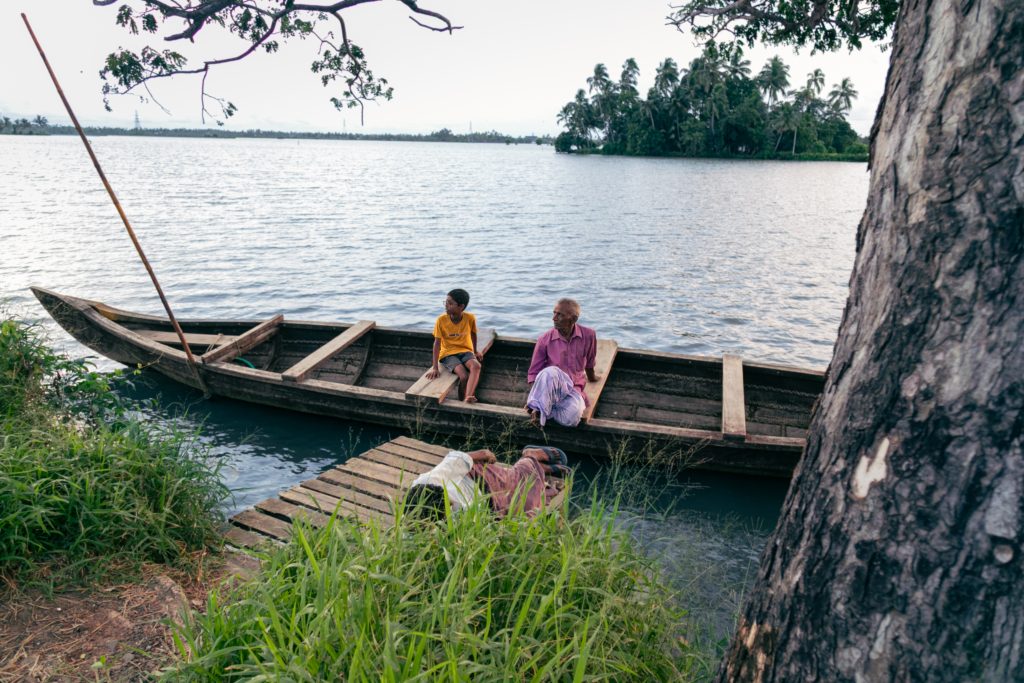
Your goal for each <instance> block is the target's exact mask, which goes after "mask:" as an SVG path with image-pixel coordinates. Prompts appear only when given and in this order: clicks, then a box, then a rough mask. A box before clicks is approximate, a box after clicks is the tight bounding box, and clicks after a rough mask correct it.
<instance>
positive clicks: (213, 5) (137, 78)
mask: <svg viewBox="0 0 1024 683" xmlns="http://www.w3.org/2000/svg"><path fill="white" fill-rule="evenodd" d="M397 1H398V2H401V3H402V4H403V5H404V6H405V7H407V8H408V9H409V10H411V11H412V12H413V15H414V16H411V17H410V19H412V21H413V22H415V23H416V24H417V25H419V26H421V27H423V28H426V29H427V30H430V31H436V32H444V33H449V34H451V33H452V32H454V31H455V30H457V29H459V28H462V27H461V26H454V25H453V24H452V23H451V21H450V20H449V19H448V18H447V17H445V16H444V15H443V14H440V13H438V12H435V11H432V10H429V9H425V8H422V7H420V6H419V5H418V3H417V2H416V1H415V0H397ZM115 2H122V3H123V4H121V6H120V7H119V8H118V13H117V19H116V21H117V23H118V24H119V25H120V26H122V27H124V28H126V29H127V30H128V31H129V32H130V33H132V34H138V32H139V28H140V21H138V20H141V29H142V30H143V31H145V32H147V33H154V34H155V33H157V32H158V31H159V30H160V28H161V27H163V26H169V22H175V23H177V22H181V23H183V24H184V28H183V29H182V30H178V31H173V32H170V33H169V34H168V35H166V36H165V37H164V40H165V41H168V42H173V41H178V40H188V41H190V42H194V38H195V36H196V35H197V34H198V33H199V31H201V30H202V29H203V28H204V27H206V26H208V25H210V24H211V23H214V24H216V25H218V26H221V27H223V28H225V29H227V31H228V32H229V33H231V34H234V35H235V36H237V37H238V38H239V39H241V40H243V41H245V42H246V43H248V45H247V46H246V48H245V49H244V50H242V51H240V52H239V53H238V54H236V55H234V56H230V57H218V58H213V59H205V60H204V61H203V66H201V67H197V68H187V66H186V65H187V61H188V60H187V58H186V57H185V56H184V55H182V54H180V53H178V52H175V51H172V50H159V49H156V48H153V47H150V46H145V47H143V48H142V49H141V50H139V51H138V52H135V51H131V50H125V49H120V50H119V51H117V52H113V53H111V54H110V55H108V56H107V59H106V63H105V65H104V68H103V69H102V70H101V72H100V76H101V77H102V78H103V79H104V81H105V83H104V86H103V94H104V103H105V104H106V105H107V109H108V110H109V109H110V103H109V96H110V95H124V94H129V93H132V92H133V91H134V90H135V88H137V87H138V86H139V85H142V84H145V83H148V82H149V81H153V80H158V79H162V78H168V77H171V76H177V75H189V74H191V75H195V74H202V80H201V86H200V93H201V101H202V102H203V106H202V108H201V110H202V114H203V116H204V120H205V115H206V114H207V113H209V112H208V111H207V109H206V106H205V103H206V101H207V98H212V99H214V100H215V101H217V102H220V103H221V105H222V113H223V115H224V117H228V116H231V115H232V114H233V113H234V111H235V107H234V105H232V104H231V103H230V102H225V100H222V99H221V98H216V97H213V96H212V95H209V94H208V93H207V91H206V78H207V76H208V75H209V72H210V69H211V67H213V66H217V65H221V64H227V63H230V62H237V61H240V60H242V59H245V58H246V57H248V56H249V55H251V54H252V53H253V52H255V51H256V50H257V49H259V48H263V49H264V50H266V51H267V52H276V51H277V50H278V49H279V47H280V42H283V41H286V40H288V39H290V38H300V39H302V38H305V37H307V36H313V37H315V38H317V39H318V40H319V41H320V48H319V50H318V54H317V59H316V60H314V61H313V62H312V64H311V66H310V69H311V71H312V72H313V73H315V74H318V75H319V76H320V80H321V83H322V84H323V85H324V86H325V87H327V86H330V85H331V84H332V82H333V81H336V80H340V81H341V84H342V87H341V92H340V96H335V97H331V98H330V100H331V102H332V103H333V104H334V106H335V107H336V108H338V109H341V108H343V107H360V110H361V111H360V120H362V111H363V110H364V108H365V103H366V102H369V101H374V100H378V99H385V100H388V99H391V96H392V88H390V87H388V86H387V80H386V79H383V78H377V77H376V76H374V74H373V72H372V71H371V70H370V69H369V67H368V65H367V62H366V57H365V53H364V51H363V49H362V48H361V47H359V46H358V45H356V44H355V43H353V42H351V40H350V38H349V34H348V29H347V27H346V25H345V21H344V20H343V18H342V16H341V13H342V12H344V11H345V10H347V9H350V8H352V7H355V6H357V5H364V4H367V3H371V2H381V0H342V1H341V2H331V3H324V2H315V3H309V2H303V3H299V2H294V1H292V0H283V1H282V0H189V1H188V2H173V1H170V2H169V1H168V0H128V1H127V2H125V1H124V0H93V4H94V5H96V6H101V7H105V6H109V5H113V4H114V3H115ZM416 15H418V16H424V17H429V18H430V19H431V20H433V21H436V22H439V25H431V24H427V23H424V22H421V21H419V20H418V19H417V18H416ZM332 19H333V20H337V22H338V24H339V26H340V27H341V42H340V44H337V45H336V44H334V43H332V42H331V41H330V40H328V39H327V38H326V37H324V36H329V35H330V31H322V32H321V31H318V30H317V27H318V26H319V25H321V24H322V23H323V22H326V21H331V20H332ZM325 46H327V49H325ZM218 123H221V121H218Z"/></svg>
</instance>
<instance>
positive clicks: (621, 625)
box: [0, 319, 720, 680]
mask: <svg viewBox="0 0 1024 683" xmlns="http://www.w3.org/2000/svg"><path fill="white" fill-rule="evenodd" d="M118 381H121V380H119V379H118V374H115V375H114V376H110V375H105V374H100V373H96V372H93V371H92V370H91V369H90V368H89V367H88V365H86V364H84V363H83V362H81V361H74V360H69V359H67V358H64V357H62V356H60V355H59V354H56V353H54V352H53V351H51V350H50V349H49V348H48V347H47V346H46V344H45V343H44V340H43V339H42V337H41V335H40V333H39V331H38V330H37V329H36V328H34V327H32V326H30V325H27V324H24V323H21V322H18V321H16V320H12V319H6V320H4V321H3V323H2V326H0V416H2V419H3V422H2V429H3V432H2V433H3V441H2V443H0V576H2V578H3V580H4V581H6V582H7V583H8V584H9V585H13V586H25V585H37V586H38V585H42V586H43V587H53V586H54V585H61V586H66V585H69V584H81V583H89V582H92V581H95V580H97V579H101V578H103V579H109V578H111V577H112V576H117V577H123V576H126V575H132V574H133V570H134V569H136V568H138V567H149V568H150V569H145V570H144V571H143V572H141V573H138V574H135V575H136V576H140V583H139V585H138V588H132V587H131V586H133V585H134V584H132V583H128V584H125V585H124V586H122V587H121V588H119V589H118V590H120V591H122V592H125V591H127V593H125V594H126V595H128V594H130V595H133V596H134V595H137V594H139V593H140V591H141V592H142V593H146V594H156V593H160V592H161V591H163V589H162V588H160V586H161V585H163V584H168V583H169V584H170V585H172V586H173V583H174V582H168V581H166V580H163V584H161V583H160V582H159V581H154V580H153V579H152V577H148V578H147V574H151V573H152V571H153V570H152V569H151V568H152V567H153V565H152V564H147V563H150V562H156V563H169V564H171V565H177V566H182V567H185V568H186V569H189V568H190V567H193V566H194V565H191V564H190V562H191V558H192V557H193V556H194V554H195V551H197V550H202V549H207V548H211V547H213V546H216V545H218V538H219V536H218V531H219V525H220V523H221V520H222V518H221V516H220V513H219V511H220V503H221V501H222V498H223V496H224V494H225V489H224V487H223V485H222V484H221V483H220V481H219V477H218V472H217V470H216V467H213V466H211V465H210V464H209V463H207V461H206V459H205V458H204V457H203V456H202V454H201V452H200V451H198V450H196V449H195V448H194V447H193V440H192V439H191V438H190V437H189V436H188V435H182V434H175V433H168V432H169V430H170V429H171V428H170V427H168V426H167V425H166V424H161V425H160V426H159V428H158V427H156V426H154V425H153V424H152V421H150V422H144V421H141V420H139V419H133V413H132V410H130V409H129V408H128V407H127V406H128V404H127V403H126V400H127V399H123V398H119V394H118V392H117V391H116V390H115V388H116V387H115V385H116V383H117V382H118ZM481 436H482V435H481ZM500 437H501V435H497V438H499V441H500ZM640 488H644V487H640ZM594 491H595V493H593V494H592V496H593V497H592V498H591V499H590V500H589V501H588V503H587V504H584V505H580V506H574V507H573V509H572V510H571V511H570V509H569V503H566V506H565V507H564V508H563V509H559V510H551V511H547V512H545V513H543V514H540V515H538V516H537V517H535V518H530V519H527V518H523V517H512V518H508V519H505V520H502V521H498V522H496V521H495V520H494V519H493V517H492V516H491V514H490V511H489V509H488V508H486V506H481V507H478V508H475V509H473V510H471V511H469V512H468V513H466V514H463V515H459V516H456V517H454V518H451V519H448V520H446V521H444V522H442V523H433V522H431V523H424V522H422V521H417V520H412V519H409V518H406V517H405V515H404V513H403V511H402V509H401V508H399V509H398V511H397V518H398V523H397V524H396V525H394V526H392V527H389V528H384V527H375V526H370V527H367V526H365V525H362V524H359V523H357V522H355V521H353V520H347V519H334V520H332V522H331V524H330V525H329V526H327V527H325V528H321V529H310V528H302V529H301V532H300V533H299V534H298V535H297V536H296V537H295V538H293V540H292V541H291V542H290V543H289V544H286V545H284V546H281V547H276V548H272V549H269V550H267V552H266V553H265V554H262V555H261V559H262V562H263V564H262V567H261V569H260V570H259V571H258V572H257V573H255V574H254V575H253V576H252V578H251V579H250V580H248V581H246V582H245V583H242V584H240V585H239V584H237V583H235V584H231V585H230V586H228V585H225V586H224V587H222V588H215V589H214V590H213V591H212V592H210V593H209V594H208V596H207V597H205V598H204V597H203V596H204V595H206V594H205V592H204V593H201V594H200V595H199V596H198V599H199V600H200V601H199V602H197V601H196V600H195V599H193V601H192V606H193V608H195V609H194V610H193V611H191V612H188V613H186V614H185V615H184V616H183V617H182V618H180V619H179V618H178V613H177V610H178V609H181V605H182V600H183V599H184V598H183V596H182V595H181V591H180V590H176V591H171V593H169V594H168V595H166V596H164V597H163V598H161V599H160V606H159V610H158V611H159V613H160V614H163V615H164V617H163V618H164V619H165V620H166V622H167V623H168V624H172V623H177V625H170V626H169V628H171V629H172V631H173V633H174V643H175V647H176V648H177V654H178V655H179V657H180V659H179V660H178V661H173V659H168V655H169V652H168V650H167V649H166V642H167V637H166V636H161V635H160V633H159V632H158V631H155V630H154V628H153V627H152V626H145V628H143V626H144V625H145V624H150V621H147V620H146V619H145V617H144V616H139V617H138V618H139V619H140V621H135V619H134V618H133V619H131V620H130V621H131V623H128V622H125V620H124V619H123V617H122V618H116V619H114V618H112V617H109V615H108V612H110V610H109V604H108V603H109V602H110V600H109V599H108V595H107V589H97V588H92V589H87V590H86V591H85V592H84V593H79V594H77V596H76V597H75V598H74V600H70V601H69V600H68V599H67V598H66V597H64V596H66V595H67V594H64V593H62V594H61V597H60V598H59V600H62V601H63V602H58V603H56V604H61V605H65V609H66V610H67V611H71V610H72V607H71V606H72V605H77V607H75V608H74V613H75V617H74V618H75V619H79V620H80V621H82V622H83V623H88V627H89V628H90V629H101V630H103V632H104V633H107V631H108V630H110V631H111V632H114V629H113V627H114V626H117V627H118V629H119V630H117V632H118V633H122V634H126V635H123V637H124V638H129V639H130V640H128V641H119V640H116V638H119V637H121V636H110V638H113V640H104V642H103V643H96V644H93V646H90V645H89V643H86V642H85V641H82V642H78V641H76V644H74V648H78V649H74V648H70V646H69V649H67V652H66V653H65V652H64V651H63V650H60V651H61V653H62V654H63V655H67V656H69V657H70V655H71V654H75V656H74V657H73V659H74V660H75V661H74V662H73V663H72V662H71V660H70V659H67V657H65V658H64V659H61V658H59V657H58V658H56V659H53V660H52V661H50V663H49V664H47V665H46V666H44V667H43V669H45V670H47V671H49V672H50V673H53V671H55V670H56V669H54V667H57V668H59V667H61V666H65V665H67V666H72V667H77V669H80V668H81V665H83V664H84V665H90V662H88V661H84V660H83V661H78V660H79V657H78V656H77V653H78V652H80V651H81V652H82V653H83V654H82V655H81V657H83V658H84V657H86V654H84V653H85V652H89V653H90V654H89V655H88V657H92V658H94V659H93V660H91V661H93V663H92V664H91V666H92V668H93V669H95V670H96V671H98V672H108V673H109V674H111V675H114V676H115V678H116V676H117V674H116V673H115V672H126V671H137V670H138V667H140V666H145V663H144V662H132V661H129V659H130V658H129V657H127V656H126V654H127V653H128V652H130V651H136V652H142V651H149V652H150V653H151V655H150V656H151V657H152V659H151V660H150V661H151V662H152V663H151V665H150V666H151V667H164V669H163V671H162V675H163V676H165V677H166V678H167V679H169V680H186V679H187V680H245V679H248V678H250V677H251V676H254V675H260V674H264V675H267V676H269V677H271V678H276V677H280V676H288V675H292V676H300V675H301V676H306V677H311V678H314V679H317V678H318V679H322V680H323V679H335V678H345V679H353V680H355V679H367V680H386V679H388V678H389V677H390V679H393V680H405V679H406V678H408V677H409V676H410V675H412V674H414V673H416V674H419V675H426V676H427V677H428V678H436V677H442V676H452V677H456V678H458V677H460V676H462V677H469V678H474V679H475V678H490V679H508V678H517V679H522V678H526V679H537V680H554V679H563V678H566V679H567V678H570V677H574V678H579V677H581V676H582V677H585V678H587V677H594V676H597V677H599V678H601V677H603V678H606V679H611V680H694V679H697V678H705V677H707V676H708V675H710V672H711V671H712V669H713V667H714V666H715V662H716V660H717V654H718V652H719V651H720V646H715V645H714V644H712V643H707V642H703V633H704V631H703V627H704V626H705V625H704V624H700V623H699V622H696V621H695V620H694V617H693V616H692V615H688V614H686V613H685V611H684V609H683V608H682V606H681V605H682V603H681V601H680V599H679V596H678V595H677V594H675V592H674V589H672V588H670V587H669V583H668V582H667V581H666V578H665V577H664V576H663V575H662V574H661V568H660V564H659V563H658V562H657V560H656V559H655V558H653V557H650V556H646V555H645V554H644V553H643V552H642V550H641V549H640V547H639V546H638V545H637V543H636V541H635V539H634V538H633V536H632V534H631V531H630V529H629V528H628V527H626V526H624V525H622V524H621V523H620V521H619V520H618V509H617V498H615V497H613V498H605V499H599V497H598V496H597V494H596V489H594ZM588 495H591V494H588ZM183 576H186V577H187V576H188V573H187V572H186V574H184V575H183ZM187 580H190V579H187V578H186V581H187ZM93 585H95V584H93ZM186 585H187V583H186ZM204 590H205V589H204ZM90 591H92V593H93V594H94V595H95V596H94V597H90ZM163 592H166V591H163ZM149 599H151V598H150V597H147V600H149ZM204 599H205V604H204V603H203V602H201V601H202V600H204ZM132 601H133V604H134V602H135V601H136V598H135V597H133V598H132ZM185 602H187V600H186V601H185ZM37 603H38V598H34V597H33V598H31V599H29V600H28V603H27V604H28V605H29V607H31V610H29V611H34V612H35V613H37V617H38V615H39V614H46V611H47V610H46V609H45V606H44V605H42V603H38V604H37ZM91 603H95V604H96V605H102V610H105V611H103V612H102V614H101V615H96V619H98V621H95V620H91V621H90V620H89V619H90V617H89V616H88V615H89V611H88V607H87V606H88V605H89V604H91ZM146 604H147V608H146V609H151V610H156V609H157V608H150V607H148V605H149V604H150V603H146ZM175 605H177V606H178V607H175ZM0 608H3V609H0V613H7V612H6V611H5V610H7V606H4V605H0ZM26 609H27V608H24V607H19V608H18V609H15V610H13V611H10V614H11V615H15V616H16V615H18V614H20V615H21V616H20V617H18V619H16V620H15V621H13V622H11V623H10V624H8V626H7V627H5V628H4V629H0V635H3V637H4V638H5V639H6V640H5V642H7V640H10V641H11V642H15V641H18V642H21V641H22V640H23V641H24V643H28V642H29V641H30V640H33V639H35V641H37V640H38V638H39V637H40V636H39V635H38V633H36V635H33V633H35V632H36V631H38V628H39V627H38V621H36V620H26V618H25V616H24V614H22V612H24V611H25V610H26ZM19 610H20V611H19ZM58 611H60V610H58ZM111 613H112V612H111ZM103 615H108V616H103ZM67 618H71V615H70V614H69V615H68V616H67ZM33 619H36V617H33ZM111 619H113V621H111ZM93 621H95V623H93ZM22 622H24V623H22ZM107 622H110V624H107V625H106V626H104V625H103V624H106V623H107ZM121 622H125V623H124V624H123V625H119V624H121ZM62 623H63V622H62ZM122 626H123V628H122ZM108 627H109V628H108ZM12 629H13V630H12ZM95 632H99V631H95ZM135 638H138V639H139V640H138V642H135V640H133V639H135ZM35 641H33V642H35ZM53 647H56V645H54V646H53ZM90 647H91V649H90ZM104 648H112V649H109V650H104ZM58 649H60V648H58ZM72 650H73V652H72ZM104 651H107V652H108V654H102V652H104ZM55 652H56V650H55ZM115 653H116V654H115ZM15 660H17V661H15ZM23 660H24V661H23ZM26 661H27V660H26V657H24V656H22V657H21V658H20V659H19V658H18V657H15V659H12V660H11V661H10V662H7V664H4V661H3V660H0V665H3V666H4V667H6V668H4V671H7V670H10V671H18V672H21V673H24V672H25V671H28V669H26V668H25V667H26V666H28V664H26ZM62 661H63V662H65V664H60V662H62ZM12 667H13V668H12ZM77 669H76V670H77ZM33 670H34V669H33ZM41 670H42V669H41ZM150 670H152V669H150Z"/></svg>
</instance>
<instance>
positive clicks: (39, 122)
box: [32, 116, 50, 128]
mask: <svg viewBox="0 0 1024 683" xmlns="http://www.w3.org/2000/svg"><path fill="white" fill-rule="evenodd" d="M49 123H50V122H49V121H47V120H46V117H45V116H37V117H35V118H34V119H32V125H34V126H39V127H40V128H46V126H48V125H49Z"/></svg>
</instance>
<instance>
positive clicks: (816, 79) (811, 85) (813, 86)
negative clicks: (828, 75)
mask: <svg viewBox="0 0 1024 683" xmlns="http://www.w3.org/2000/svg"><path fill="white" fill-rule="evenodd" d="M824 89H825V72H824V71H822V70H821V69H815V70H814V71H812V72H811V73H809V74H807V92H812V91H813V92H814V94H815V95H820V94H821V91H822V90H824Z"/></svg>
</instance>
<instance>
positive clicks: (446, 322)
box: [427, 289, 483, 403]
mask: <svg viewBox="0 0 1024 683" xmlns="http://www.w3.org/2000/svg"><path fill="white" fill-rule="evenodd" d="M468 305H469V292H467V291H466V290H464V289H453V290H452V291H450V292H448V296H447V297H445V300H444V314H443V315H440V316H438V318H437V322H436V323H434V354H433V358H432V360H431V366H430V370H428V371H427V379H434V378H435V377H437V376H438V375H440V374H441V369H440V368H439V367H438V364H437V363H438V360H440V362H441V363H443V364H444V366H445V367H446V368H448V369H449V370H451V371H452V372H454V373H455V374H456V376H457V377H458V378H459V393H460V394H462V396H463V397H464V398H463V400H464V401H465V402H466V403H476V395H475V394H476V385H477V383H478V382H479V381H480V367H481V366H480V361H481V360H482V359H483V356H482V354H481V353H480V352H479V351H477V350H476V316H474V315H473V314H472V313H466V306H468Z"/></svg>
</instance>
